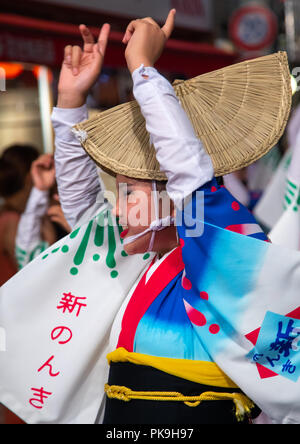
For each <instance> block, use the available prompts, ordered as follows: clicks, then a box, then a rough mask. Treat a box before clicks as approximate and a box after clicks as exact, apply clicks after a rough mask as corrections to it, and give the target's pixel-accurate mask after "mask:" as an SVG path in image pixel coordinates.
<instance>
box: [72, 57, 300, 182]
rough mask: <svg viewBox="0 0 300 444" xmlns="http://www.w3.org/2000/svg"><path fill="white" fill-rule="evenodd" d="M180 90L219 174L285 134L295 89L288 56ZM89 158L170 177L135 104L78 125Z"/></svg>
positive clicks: (178, 84) (213, 75)
mask: <svg viewBox="0 0 300 444" xmlns="http://www.w3.org/2000/svg"><path fill="white" fill-rule="evenodd" d="M174 89H175V92H176V94H177V96H178V98H179V99H180V102H181V104H182V106H183V108H184V109H185V111H186V112H187V114H188V116H189V118H190V120H191V122H192V124H193V127H194V129H195V131H196V134H197V136H198V137H199V139H200V140H201V141H202V142H203V145H204V147H205V149H206V151H207V153H208V154H209V155H210V157H211V159H212V162H213V165H214V169H215V175H216V176H221V175H224V174H228V173H230V172H232V171H235V170H239V169H241V168H243V167H246V166H248V165H250V164H251V163H253V162H254V161H256V160H258V159H259V158H260V157H262V156H263V155H265V154H266V153H267V152H268V151H269V150H270V149H271V148H272V147H273V146H274V145H275V144H276V143H277V142H278V140H279V138H280V137H281V136H282V134H283V132H284V129H285V126H286V123H287V120H288V117H289V113H290V108H291V101H292V92H291V80H290V72H289V66H288V60H287V55H286V53H284V52H278V53H276V54H273V55H270V56H265V57H260V58H258V59H253V60H247V61H245V62H242V63H238V64H236V65H232V66H229V67H226V68H223V69H220V70H217V71H214V72H210V73H208V74H204V75H201V76H198V77H195V78H193V79H190V80H187V81H175V83H174ZM75 129H76V130H77V131H80V133H81V135H83V137H82V145H83V147H84V148H85V150H86V151H87V153H88V154H89V155H90V156H91V158H92V159H93V160H94V161H95V162H96V163H97V164H98V165H99V166H100V167H101V168H103V169H104V170H106V171H107V172H109V173H110V174H113V175H115V174H117V173H118V174H122V175H125V176H128V177H133V178H140V179H152V180H165V179H166V177H165V175H164V173H162V172H161V171H160V168H159V164H158V162H157V160H156V156H155V150H154V147H153V146H151V147H150V146H149V144H150V141H149V140H150V139H149V134H148V133H147V131H146V126H145V120H144V117H143V116H142V114H141V112H140V108H139V106H138V104H137V102H136V101H133V102H129V103H126V104H123V105H119V106H117V107H115V108H112V109H110V110H107V111H104V112H102V113H99V114H98V115H96V116H95V117H93V118H91V119H89V120H87V121H85V122H83V123H80V124H78V125H76V126H75Z"/></svg>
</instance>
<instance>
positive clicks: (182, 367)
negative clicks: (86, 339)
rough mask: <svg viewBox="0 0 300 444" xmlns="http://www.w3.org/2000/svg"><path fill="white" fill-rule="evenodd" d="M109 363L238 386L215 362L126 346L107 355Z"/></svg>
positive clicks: (202, 381) (203, 382) (207, 382)
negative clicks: (148, 352)
mask: <svg viewBox="0 0 300 444" xmlns="http://www.w3.org/2000/svg"><path fill="white" fill-rule="evenodd" d="M107 360H108V363H109V364H110V363H111V362H130V363H131V364H136V365H147V366H149V367H154V368H156V369H157V370H161V371H163V372H165V373H168V374H170V375H173V376H177V377H179V378H183V379H187V380H188V381H192V382H196V383H198V384H203V385H210V386H214V387H223V388H238V386H237V385H236V384H235V383H234V382H233V381H231V379H230V378H228V376H227V375H226V374H225V373H224V372H222V370H221V369H220V368H219V367H218V366H217V364H215V363H214V362H206V361H192V360H188V359H173V358H160V357H157V356H149V355H143V354H141V353H131V352H128V351H127V350H125V348H123V347H120V348H117V350H115V351H114V352H112V353H109V354H108V355H107Z"/></svg>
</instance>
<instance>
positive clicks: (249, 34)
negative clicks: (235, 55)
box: [229, 4, 278, 51]
mask: <svg viewBox="0 0 300 444" xmlns="http://www.w3.org/2000/svg"><path fill="white" fill-rule="evenodd" d="M277 29H278V24H277V18H276V16H275V14H274V13H273V12H272V11H271V9H269V8H267V7H265V6H262V5H255V4H254V5H252V4H249V5H246V6H242V7H241V8H239V9H237V10H236V11H235V12H234V14H233V16H232V17H231V19H230V23H229V33H230V37H231V39H232V41H233V42H234V44H235V46H236V47H237V48H238V49H240V50H242V51H260V50H263V49H265V48H269V47H270V46H271V45H272V44H273V43H274V41H275V39H276V36H277Z"/></svg>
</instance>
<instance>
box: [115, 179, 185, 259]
mask: <svg viewBox="0 0 300 444" xmlns="http://www.w3.org/2000/svg"><path fill="white" fill-rule="evenodd" d="M117 191H118V196H117V203H116V207H115V209H114V214H115V215H116V216H117V217H118V218H119V223H120V225H121V226H122V227H123V229H124V231H123V234H122V237H123V238H124V239H126V237H130V236H134V235H137V234H139V233H142V232H143V231H145V230H146V229H147V228H149V226H150V224H151V222H152V221H153V220H155V210H154V198H155V196H154V195H153V193H152V182H151V181H150V180H140V179H131V178H128V177H126V176H122V175H117ZM157 191H158V193H159V203H158V211H159V217H160V218H164V217H166V216H169V215H171V216H173V215H174V205H173V203H172V202H171V200H170V199H169V197H168V195H167V193H166V191H165V186H164V185H163V184H159V183H158V184H157ZM175 230H176V229H175V227H174V226H170V227H168V228H165V229H164V230H162V231H160V232H157V233H156V236H155V242H154V248H153V251H156V252H159V253H164V252H166V251H169V250H171V249H172V248H174V247H175V246H176V244H177V237H176V231H175ZM151 234H152V232H149V233H146V234H145V235H143V236H141V237H140V238H138V239H136V240H135V241H133V242H132V243H130V244H128V245H125V246H124V249H125V251H126V252H127V254H138V253H144V252H146V251H147V250H148V248H149V243H150V240H151Z"/></svg>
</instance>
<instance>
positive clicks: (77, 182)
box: [51, 105, 103, 229]
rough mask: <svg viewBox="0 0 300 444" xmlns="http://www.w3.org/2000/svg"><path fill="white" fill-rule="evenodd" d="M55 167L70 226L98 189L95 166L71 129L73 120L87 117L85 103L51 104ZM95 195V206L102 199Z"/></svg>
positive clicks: (78, 217)
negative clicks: (66, 107)
mask: <svg viewBox="0 0 300 444" xmlns="http://www.w3.org/2000/svg"><path fill="white" fill-rule="evenodd" d="M51 117H52V124H53V127H54V130H55V147H56V150H55V168H56V180H57V186H58V193H59V198H60V203H61V206H62V210H63V212H64V215H65V217H66V219H67V221H68V223H69V225H70V226H71V228H72V229H73V228H74V227H75V225H76V224H77V223H78V221H79V219H80V218H82V216H83V215H84V213H86V212H87V210H89V209H90V208H91V207H94V206H95V204H96V202H97V198H98V195H99V193H101V186H100V179H99V176H98V173H97V167H96V165H95V163H94V162H93V161H92V159H91V158H90V157H89V156H88V155H87V154H86V152H85V151H84V149H83V148H82V146H81V145H80V142H79V141H78V139H77V137H76V136H75V134H74V133H73V131H72V127H73V126H74V125H76V123H80V122H82V121H83V120H86V119H87V118H88V111H87V107H86V105H84V106H82V107H80V108H73V109H64V108H54V109H53V113H52V116H51ZM101 199H103V197H102V196H101V195H99V206H100V205H101V203H103V200H102V201H101Z"/></svg>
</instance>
